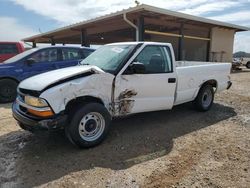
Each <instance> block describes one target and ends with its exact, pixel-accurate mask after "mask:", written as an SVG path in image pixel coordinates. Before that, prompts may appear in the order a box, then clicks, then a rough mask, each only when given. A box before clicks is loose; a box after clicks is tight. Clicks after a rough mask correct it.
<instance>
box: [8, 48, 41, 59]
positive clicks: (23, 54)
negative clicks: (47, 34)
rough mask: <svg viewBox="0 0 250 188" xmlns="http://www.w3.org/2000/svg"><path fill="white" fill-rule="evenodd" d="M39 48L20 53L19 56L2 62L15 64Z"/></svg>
mask: <svg viewBox="0 0 250 188" xmlns="http://www.w3.org/2000/svg"><path fill="white" fill-rule="evenodd" d="M38 49H39V48H32V49H30V50H27V51H25V52H23V53H20V54H17V55H16V56H14V57H12V58H10V59H7V60H6V61H4V63H13V62H16V61H18V60H20V59H22V58H24V57H26V56H28V55H30V54H32V53H33V52H35V51H37V50H38Z"/></svg>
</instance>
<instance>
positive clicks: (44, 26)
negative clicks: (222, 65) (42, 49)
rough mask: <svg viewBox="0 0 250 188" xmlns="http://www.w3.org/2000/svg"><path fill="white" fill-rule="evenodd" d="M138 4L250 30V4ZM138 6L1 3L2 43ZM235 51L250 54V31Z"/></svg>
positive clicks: (112, 0) (214, 0)
mask: <svg viewBox="0 0 250 188" xmlns="http://www.w3.org/2000/svg"><path fill="white" fill-rule="evenodd" d="M138 1H139V2H140V3H143V4H148V5H153V6H157V7H161V8H165V9H169V10H172V11H179V12H183V13H187V14H191V15H195V16H201V17H205V18H210V19H214V20H219V21H224V22H228V23H233V24H237V25H242V26H247V27H250V0H157V1H153V0H138ZM156 2H157V3H156ZM135 5H136V4H135V2H134V0H127V1H125V0H106V1H105V0H0V41H17V40H21V39H23V38H25V37H29V36H32V35H35V34H39V33H43V32H46V31H50V30H53V29H56V28H59V27H62V26H67V25H69V24H72V23H76V22H79V21H83V20H88V19H91V18H95V17H98V16H102V15H104V14H108V13H111V12H116V11H119V10H122V9H126V8H129V7H133V6H135ZM235 51H246V52H249V53H250V31H248V32H239V33H237V34H236V35H235V42H234V52H235Z"/></svg>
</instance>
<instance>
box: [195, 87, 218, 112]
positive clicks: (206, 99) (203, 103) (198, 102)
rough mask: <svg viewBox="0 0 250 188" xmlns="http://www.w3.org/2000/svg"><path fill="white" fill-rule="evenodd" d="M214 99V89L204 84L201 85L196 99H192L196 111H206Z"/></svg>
mask: <svg viewBox="0 0 250 188" xmlns="http://www.w3.org/2000/svg"><path fill="white" fill-rule="evenodd" d="M213 101H214V90H213V87H212V86H211V85H204V86H202V87H201V89H200V91H199V93H198V95H197V97H196V99H195V100H194V105H195V108H196V109H197V110H198V111H202V112H205V111H208V110H209V109H210V108H211V107H212V105H213Z"/></svg>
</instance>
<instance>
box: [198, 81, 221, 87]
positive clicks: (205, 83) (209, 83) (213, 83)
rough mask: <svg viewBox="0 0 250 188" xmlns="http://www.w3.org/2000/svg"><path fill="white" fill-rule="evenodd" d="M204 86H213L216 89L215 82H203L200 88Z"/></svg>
mask: <svg viewBox="0 0 250 188" xmlns="http://www.w3.org/2000/svg"><path fill="white" fill-rule="evenodd" d="M205 85H211V86H213V87H214V88H215V89H216V88H217V81H216V80H208V81H206V82H204V83H203V84H202V85H201V87H202V86H205Z"/></svg>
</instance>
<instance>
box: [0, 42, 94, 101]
mask: <svg viewBox="0 0 250 188" xmlns="http://www.w3.org/2000/svg"><path fill="white" fill-rule="evenodd" d="M93 51H94V49H91V48H83V47H66V46H65V47H63V46H55V47H52V46H51V47H43V48H33V49H30V50H28V51H25V52H23V53H21V54H18V55H17V56H14V57H12V58H10V59H8V60H6V61H4V63H2V64H0V102H2V103H3V102H12V101H14V100H15V98H16V88H17V85H18V83H19V82H20V81H22V80H24V79H26V78H29V77H31V76H34V75H37V74H40V73H43V72H47V71H51V70H55V69H60V68H65V67H69V66H74V65H77V64H78V63H79V62H80V61H81V60H82V59H84V58H85V57H87V56H88V55H89V54H90V53H92V52H93Z"/></svg>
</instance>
